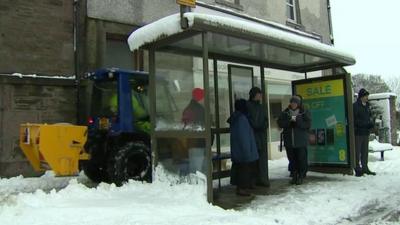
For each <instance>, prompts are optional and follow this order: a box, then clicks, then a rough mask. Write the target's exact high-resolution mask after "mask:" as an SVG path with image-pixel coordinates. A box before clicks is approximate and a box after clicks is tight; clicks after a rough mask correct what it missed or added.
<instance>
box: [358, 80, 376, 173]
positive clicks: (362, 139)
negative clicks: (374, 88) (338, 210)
mask: <svg viewBox="0 0 400 225" xmlns="http://www.w3.org/2000/svg"><path fill="white" fill-rule="evenodd" d="M368 95H369V93H368V91H367V90H365V89H364V88H361V89H360V91H359V92H358V98H357V101H356V102H354V103H353V114H354V133H355V145H356V146H355V147H356V168H355V172H356V176H357V177H360V176H362V175H363V174H368V175H376V173H374V172H372V171H370V170H369V169H368V142H369V133H370V130H371V129H372V128H373V127H374V122H373V121H372V117H371V109H370V108H369V103H368ZM360 161H361V166H360Z"/></svg>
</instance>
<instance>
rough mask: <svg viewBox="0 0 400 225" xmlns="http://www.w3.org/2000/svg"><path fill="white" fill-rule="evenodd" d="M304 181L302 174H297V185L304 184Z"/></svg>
mask: <svg viewBox="0 0 400 225" xmlns="http://www.w3.org/2000/svg"><path fill="white" fill-rule="evenodd" d="M303 179H304V176H303V175H302V174H301V173H299V174H297V180H296V185H300V184H303Z"/></svg>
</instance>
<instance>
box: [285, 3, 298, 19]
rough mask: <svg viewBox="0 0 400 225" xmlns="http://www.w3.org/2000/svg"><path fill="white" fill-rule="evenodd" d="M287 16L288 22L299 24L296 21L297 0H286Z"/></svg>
mask: <svg viewBox="0 0 400 225" xmlns="http://www.w3.org/2000/svg"><path fill="white" fill-rule="evenodd" d="M286 16H287V18H288V20H290V21H292V22H295V23H296V22H297V19H296V16H297V15H296V0H286Z"/></svg>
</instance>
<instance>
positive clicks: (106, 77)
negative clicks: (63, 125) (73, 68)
mask: <svg viewBox="0 0 400 225" xmlns="http://www.w3.org/2000/svg"><path fill="white" fill-rule="evenodd" d="M89 79H90V80H91V81H92V82H91V86H92V93H91V110H90V116H89V118H88V126H89V132H91V131H96V130H103V131H107V132H109V134H110V135H113V136H115V135H119V134H121V133H133V132H137V133H147V134H149V132H150V123H149V120H150V119H149V110H148V109H149V101H148V94H147V89H148V74H147V73H146V72H143V71H129V70H121V69H100V70H97V71H96V72H94V73H91V74H90V75H89Z"/></svg>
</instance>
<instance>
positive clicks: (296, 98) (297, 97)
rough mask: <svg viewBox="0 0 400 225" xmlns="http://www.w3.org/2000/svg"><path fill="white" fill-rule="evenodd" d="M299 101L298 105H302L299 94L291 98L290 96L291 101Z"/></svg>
mask: <svg viewBox="0 0 400 225" xmlns="http://www.w3.org/2000/svg"><path fill="white" fill-rule="evenodd" d="M292 102H293V103H297V105H300V104H301V98H300V97H299V96H297V95H293V96H292V97H291V98H290V103H292Z"/></svg>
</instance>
